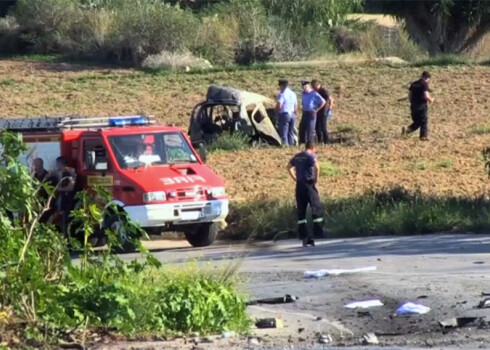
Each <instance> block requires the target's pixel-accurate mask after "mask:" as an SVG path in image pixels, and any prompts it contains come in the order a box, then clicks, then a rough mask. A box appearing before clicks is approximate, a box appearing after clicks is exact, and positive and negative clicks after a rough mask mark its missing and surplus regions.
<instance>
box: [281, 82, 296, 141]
mask: <svg viewBox="0 0 490 350" xmlns="http://www.w3.org/2000/svg"><path fill="white" fill-rule="evenodd" d="M279 88H280V89H281V91H280V92H279V95H278V96H277V104H276V113H277V114H278V118H277V129H278V130H279V135H280V136H281V141H282V144H283V145H285V146H294V144H295V140H294V127H295V125H296V112H297V110H298V98H297V97H296V94H295V93H294V92H293V90H291V89H290V88H289V81H287V80H286V79H281V80H279Z"/></svg>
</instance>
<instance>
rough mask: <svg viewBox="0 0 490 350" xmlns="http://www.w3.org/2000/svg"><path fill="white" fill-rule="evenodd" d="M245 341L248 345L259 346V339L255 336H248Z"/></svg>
mask: <svg viewBox="0 0 490 350" xmlns="http://www.w3.org/2000/svg"><path fill="white" fill-rule="evenodd" d="M247 343H248V345H249V346H260V339H259V338H256V337H249V338H248V340H247Z"/></svg>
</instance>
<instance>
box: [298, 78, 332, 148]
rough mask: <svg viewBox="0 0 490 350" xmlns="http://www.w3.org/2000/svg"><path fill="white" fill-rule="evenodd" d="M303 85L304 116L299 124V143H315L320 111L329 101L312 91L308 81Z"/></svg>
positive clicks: (302, 83)
mask: <svg viewBox="0 0 490 350" xmlns="http://www.w3.org/2000/svg"><path fill="white" fill-rule="evenodd" d="M301 85H302V86H303V93H302V96H301V97H302V98H301V100H302V107H303V115H302V117H301V122H300V124H299V143H300V144H305V143H307V142H314V140H315V128H316V118H317V114H318V111H320V110H321V109H322V108H323V107H325V105H326V103H327V101H325V100H324V99H323V97H321V96H320V94H319V93H318V92H316V91H315V90H313V89H312V87H311V84H310V82H309V81H308V80H303V81H302V82H301Z"/></svg>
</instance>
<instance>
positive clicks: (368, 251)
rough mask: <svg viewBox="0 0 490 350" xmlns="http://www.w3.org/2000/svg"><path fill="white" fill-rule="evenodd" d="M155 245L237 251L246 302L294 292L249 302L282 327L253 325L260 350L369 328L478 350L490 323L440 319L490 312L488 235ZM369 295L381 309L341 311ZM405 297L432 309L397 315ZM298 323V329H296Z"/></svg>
mask: <svg viewBox="0 0 490 350" xmlns="http://www.w3.org/2000/svg"><path fill="white" fill-rule="evenodd" d="M152 249H154V252H155V254H156V256H157V257H158V258H159V259H160V260H162V261H163V262H166V263H182V262H185V261H186V260H188V259H196V258H197V259H202V260H203V261H207V260H210V259H211V260H213V261H215V262H216V263H220V261H222V259H226V258H229V257H234V258H236V257H239V256H242V257H243V262H242V266H241V269H240V273H241V274H242V276H243V278H244V281H245V286H246V290H247V291H248V292H249V293H250V295H251V298H269V297H279V296H284V295H285V294H292V295H296V296H298V297H300V300H299V301H297V302H296V303H293V304H283V305H258V306H250V307H249V312H250V314H251V316H252V317H280V318H282V319H283V320H284V324H285V327H284V328H283V329H272V330H254V331H253V334H254V335H253V336H254V337H258V338H259V339H261V342H260V347H264V348H267V347H276V348H281V349H282V348H283V346H290V345H294V346H295V349H307V348H308V349H309V348H313V346H317V347H319V346H320V344H319V343H318V337H317V333H320V334H329V335H330V336H331V337H332V339H333V342H332V343H331V344H330V345H352V346H356V345H360V342H359V338H360V337H362V335H363V334H364V333H368V332H374V333H376V334H377V335H378V339H379V341H380V344H381V345H383V346H388V345H389V346H404V347H412V348H414V347H436V348H443V349H447V348H450V347H451V346H458V347H459V348H464V349H476V348H487V347H488V346H489V345H488V344H490V334H489V333H488V326H487V327H486V328H485V327H483V328H481V327H475V326H470V327H466V328H458V329H454V330H448V331H444V330H443V329H441V327H440V326H439V325H438V321H440V320H444V319H447V318H451V317H463V316H465V317H468V316H475V317H490V309H483V310H482V309H476V308H475V306H476V305H477V304H478V303H479V301H480V300H481V299H482V297H481V293H482V292H490V283H489V282H488V279H489V277H490V238H488V236H485V235H431V236H415V237H405V238H392V237H378V238H363V239H348V240H324V241H321V242H319V243H318V244H317V247H315V248H308V249H304V248H301V247H299V244H298V242H297V241H283V242H280V243H278V244H275V245H268V244H264V245H261V246H253V247H252V246H244V245H242V244H236V245H227V244H217V245H214V246H212V247H210V248H206V249H202V250H200V249H192V248H189V247H188V245H187V244H186V243H182V245H181V246H180V247H176V246H175V243H174V245H173V246H172V248H169V249H166V248H165V245H163V246H162V245H160V244H159V243H155V242H153V243H152ZM135 256H136V255H132V254H131V255H125V256H124V258H125V259H131V258H134V257H135ZM364 266H376V267H377V271H375V272H366V273H358V274H352V275H341V276H336V277H324V278H320V279H305V278H304V277H303V272H304V271H305V270H315V269H335V268H347V269H349V268H359V267H364ZM368 298H379V299H380V300H381V301H382V302H383V303H384V304H385V305H384V306H382V307H376V308H372V309H368V310H365V311H369V313H368V314H359V313H358V311H359V310H348V309H346V308H344V304H345V303H347V302H349V301H353V300H359V299H361V300H362V299H368ZM407 300H409V301H413V302H420V303H422V304H424V305H426V306H429V307H430V308H431V309H432V310H431V311H430V312H429V313H428V314H426V315H423V316H409V317H401V316H394V311H395V310H396V307H397V306H398V305H399V304H400V303H402V302H404V301H407ZM487 321H488V319H487ZM301 328H304V330H303V331H301V332H300V329H301ZM179 342H180V343H179ZM146 345H148V346H150V344H146ZM146 345H145V346H146ZM160 345H161V346H162V347H159V346H160ZM160 345H159V346H158V347H156V348H162V349H167V348H169V347H170V346H175V347H180V348H183V349H191V348H192V345H189V344H188V345H185V344H182V342H181V341H176V342H170V343H162V344H160ZM246 345H247V338H241V339H240V338H239V339H231V340H230V339H227V340H217V339H216V338H212V343H208V344H204V343H202V344H199V346H201V347H203V348H206V349H214V348H221V349H224V348H237V349H238V348H243V347H244V346H246ZM126 346H129V345H128V344H126ZM153 346H155V344H153ZM142 348H144V347H142ZM319 348H321V347H319Z"/></svg>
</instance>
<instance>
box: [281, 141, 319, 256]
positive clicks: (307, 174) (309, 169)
mask: <svg viewBox="0 0 490 350" xmlns="http://www.w3.org/2000/svg"><path fill="white" fill-rule="evenodd" d="M315 152H316V148H315V144H314V142H313V141H308V142H306V147H305V150H304V151H303V152H300V153H298V154H296V155H295V156H294V157H293V158H292V159H291V161H290V162H289V164H288V172H289V175H290V176H291V178H293V180H294V181H296V205H297V213H298V235H299V239H300V240H302V241H303V247H307V246H309V245H311V246H314V245H315V241H314V240H313V237H312V236H311V234H310V233H309V232H308V228H307V220H306V209H307V208H308V204H309V205H310V206H311V211H312V214H313V231H314V235H315V236H316V237H323V236H324V231H323V209H322V203H321V201H320V195H319V194H318V189H317V187H316V184H317V182H318V178H319V176H320V167H319V165H318V162H317V161H316V156H315Z"/></svg>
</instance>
